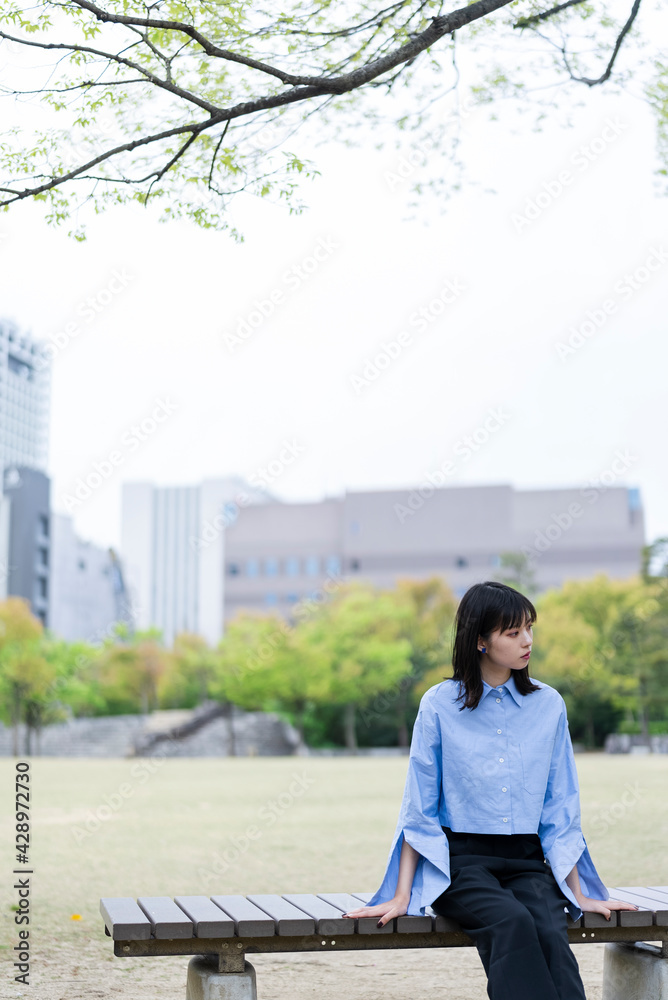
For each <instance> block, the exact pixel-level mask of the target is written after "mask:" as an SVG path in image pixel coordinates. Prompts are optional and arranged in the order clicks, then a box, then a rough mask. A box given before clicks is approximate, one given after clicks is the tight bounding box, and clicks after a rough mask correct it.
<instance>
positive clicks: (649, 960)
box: [603, 943, 668, 1000]
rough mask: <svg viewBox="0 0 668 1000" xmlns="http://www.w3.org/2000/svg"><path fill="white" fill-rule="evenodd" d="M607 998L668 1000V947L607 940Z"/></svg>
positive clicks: (604, 999)
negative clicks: (608, 941) (608, 942)
mask: <svg viewBox="0 0 668 1000" xmlns="http://www.w3.org/2000/svg"><path fill="white" fill-rule="evenodd" d="M603 1000H668V950H667V949H666V948H665V946H664V948H663V949H662V948H661V947H660V946H659V947H657V946H656V945H649V944H643V943H640V944H617V943H614V944H606V946H605V952H604V955H603Z"/></svg>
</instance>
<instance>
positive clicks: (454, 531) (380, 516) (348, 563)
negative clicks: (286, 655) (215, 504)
mask: <svg viewBox="0 0 668 1000" xmlns="http://www.w3.org/2000/svg"><path fill="white" fill-rule="evenodd" d="M644 544H645V536H644V519H643V511H642V506H641V502H640V495H639V492H638V490H637V489H634V488H627V487H625V486H604V485H601V486H600V488H596V489H594V488H583V489H577V488H576V489H554V490H516V489H514V488H513V487H512V486H509V485H497V486H452V487H444V488H434V487H431V486H429V487H423V488H421V489H414V490H382V491H381V490H374V491H361V492H347V493H345V495H344V496H342V497H340V498H327V499H325V500H322V501H320V502H316V503H280V502H273V503H272V502H270V503H265V504H263V505H260V506H249V507H247V508H246V509H244V510H242V511H240V512H239V516H238V518H237V519H236V521H235V522H234V524H232V525H231V526H230V527H229V528H228V530H227V532H226V544H225V548H226V551H225V620H226V621H229V620H230V619H231V618H233V617H234V616H235V614H237V613H238V612H239V611H240V610H243V609H246V610H253V611H263V612H268V611H272V610H273V611H276V612H279V613H281V614H283V615H286V616H287V617H289V615H290V608H291V606H292V605H294V604H295V603H296V602H297V601H299V600H302V599H304V598H309V597H312V598H314V599H316V600H318V599H319V600H322V599H323V587H324V585H325V583H326V582H327V581H330V582H329V584H328V587H329V590H330V591H331V589H332V588H333V587H334V586H335V581H336V580H337V579H338V580H342V581H350V580H364V581H366V582H368V583H370V584H372V585H374V586H377V587H379V588H381V589H391V588H393V587H394V586H395V584H396V582H397V580H398V579H400V578H402V577H408V578H413V579H425V578H427V577H429V576H432V575H438V576H441V577H443V579H444V580H445V581H446V582H447V583H448V584H449V585H450V587H451V588H452V590H453V592H454V593H455V595H456V596H461V595H462V594H463V593H464V591H465V590H466V589H467V588H468V587H469V586H471V584H473V583H476V582H480V581H482V580H485V579H490V578H491V579H494V578H497V579H498V577H499V576H502V575H505V571H504V570H503V569H502V565H501V564H502V556H503V555H504V553H521V554H522V555H523V556H524V557H525V559H526V563H527V567H528V569H530V570H531V571H532V573H533V579H534V583H535V586H536V589H537V590H538V591H542V590H545V589H547V588H550V587H560V586H561V585H562V584H563V583H564V582H565V581H566V580H572V579H583V578H586V577H591V576H594V575H595V574H596V573H606V574H608V575H609V576H610V577H613V578H617V579H624V578H627V577H629V576H631V575H632V574H634V573H637V572H638V571H639V569H640V558H641V549H642V547H643V545H644Z"/></svg>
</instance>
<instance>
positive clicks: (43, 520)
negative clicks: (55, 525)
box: [37, 514, 49, 538]
mask: <svg viewBox="0 0 668 1000" xmlns="http://www.w3.org/2000/svg"><path fill="white" fill-rule="evenodd" d="M37 527H38V528H39V533H40V535H42V536H43V537H44V538H48V537H49V519H48V517H47V516H46V515H45V514H40V515H39V516H38V518H37Z"/></svg>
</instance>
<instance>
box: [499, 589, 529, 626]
mask: <svg viewBox="0 0 668 1000" xmlns="http://www.w3.org/2000/svg"><path fill="white" fill-rule="evenodd" d="M504 596H505V595H504ZM536 618H537V615H536V609H535V608H534V606H533V604H532V603H531V601H530V600H529V598H528V597H525V596H524V594H520V593H519V591H517V590H511V591H510V592H509V593H508V595H507V599H506V601H505V602H504V606H503V609H502V611H501V617H500V618H499V621H498V623H497V624H496V625H494V626H492V628H491V629H489V630H488V631H491V632H493V631H494V630H495V629H497V628H498V629H499V630H500V631H501V632H506V631H507V630H508V629H511V628H522V626H523V625H524V624H525V623H526V622H527V621H528V622H529V623H530V624H531V625H533V623H534V622H535V621H536Z"/></svg>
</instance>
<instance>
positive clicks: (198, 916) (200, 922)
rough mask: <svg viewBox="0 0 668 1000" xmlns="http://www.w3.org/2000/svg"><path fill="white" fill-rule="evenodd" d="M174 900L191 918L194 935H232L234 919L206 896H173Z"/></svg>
mask: <svg viewBox="0 0 668 1000" xmlns="http://www.w3.org/2000/svg"><path fill="white" fill-rule="evenodd" d="M174 902H175V903H176V905H177V906H178V907H180V908H181V909H182V910H183V912H184V913H185V914H186V916H188V917H190V919H191V920H192V922H193V925H194V928H195V937H198V938H221V937H234V921H233V920H232V918H231V917H227V916H225V914H224V913H223V911H222V910H221V909H220V907H219V906H216V904H215V903H212V902H211V900H210V899H209V897H208V896H174Z"/></svg>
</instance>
